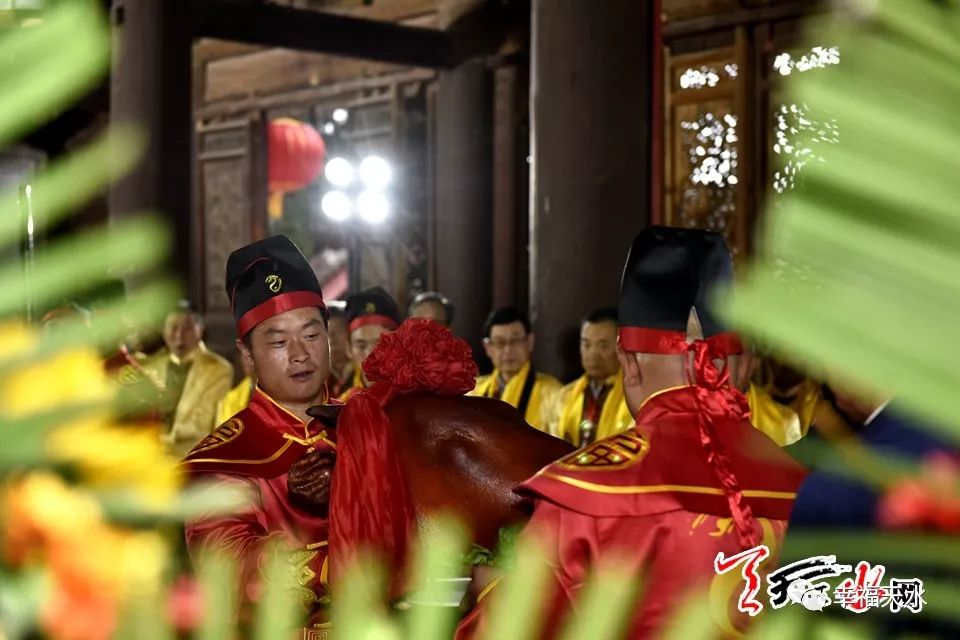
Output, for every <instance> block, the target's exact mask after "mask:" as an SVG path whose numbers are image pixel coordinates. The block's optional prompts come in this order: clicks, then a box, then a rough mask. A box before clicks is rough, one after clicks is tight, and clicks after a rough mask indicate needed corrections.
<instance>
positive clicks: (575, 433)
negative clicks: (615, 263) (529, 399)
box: [548, 308, 633, 447]
mask: <svg viewBox="0 0 960 640" xmlns="http://www.w3.org/2000/svg"><path fill="white" fill-rule="evenodd" d="M580 363H581V365H582V366H583V371H584V373H583V375H582V376H580V377H579V378H577V379H576V380H574V381H573V382H571V383H570V384H568V385H566V386H564V387H563V388H562V389H560V391H559V392H558V393H557V394H555V395H554V397H553V399H552V401H551V402H550V403H549V407H550V408H549V409H548V430H549V432H550V433H551V434H552V435H555V436H557V437H558V438H563V439H564V440H566V441H567V442H569V443H570V444H572V445H574V446H575V447H585V446H586V445H588V444H592V443H593V442H595V441H596V440H602V439H603V438H606V437H608V436H612V435H614V434H615V433H619V432H621V431H626V430H627V429H629V428H630V427H631V426H632V425H633V417H632V416H631V415H630V410H629V409H628V408H627V403H626V402H625V401H624V399H623V377H622V376H621V375H620V362H619V360H618V359H617V310H616V309H615V308H608V309H598V310H597V311H594V312H593V313H591V314H590V315H589V316H587V317H586V319H584V321H583V323H582V324H581V325H580Z"/></svg>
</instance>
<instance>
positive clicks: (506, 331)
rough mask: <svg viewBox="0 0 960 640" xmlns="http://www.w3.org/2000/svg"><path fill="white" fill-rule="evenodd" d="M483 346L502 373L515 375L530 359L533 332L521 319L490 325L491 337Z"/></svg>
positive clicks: (509, 375) (508, 375)
mask: <svg viewBox="0 0 960 640" xmlns="http://www.w3.org/2000/svg"><path fill="white" fill-rule="evenodd" d="M483 347H484V349H486V352H487V356H488V357H489V358H490V360H491V361H492V362H493V366H494V367H496V368H497V369H498V370H499V371H500V373H502V374H503V375H505V376H507V377H511V376H515V375H517V374H518V373H520V369H523V365H525V364H527V363H528V362H529V361H530V354H532V353H533V334H528V333H527V332H526V330H525V329H524V328H523V323H522V322H519V321H518V322H511V323H510V324H498V325H494V326H492V327H490V337H489V338H488V339H487V340H484V343H483Z"/></svg>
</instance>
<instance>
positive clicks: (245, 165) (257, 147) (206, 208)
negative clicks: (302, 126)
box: [193, 114, 267, 357]
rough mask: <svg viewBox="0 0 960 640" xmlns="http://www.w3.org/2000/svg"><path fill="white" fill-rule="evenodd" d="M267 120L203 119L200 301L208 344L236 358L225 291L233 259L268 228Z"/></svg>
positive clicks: (200, 128) (199, 155) (196, 290)
mask: <svg viewBox="0 0 960 640" xmlns="http://www.w3.org/2000/svg"><path fill="white" fill-rule="evenodd" d="M264 133H265V130H264V125H263V122H262V120H261V118H259V117H258V116H257V115H256V114H255V115H254V116H252V117H243V118H236V119H231V120H222V121H218V122H213V123H205V122H199V123H197V150H198V153H197V185H198V188H197V198H196V218H197V225H198V226H199V233H198V234H197V235H198V240H199V243H200V251H199V252H198V255H199V256H200V261H199V264H198V265H195V266H196V268H197V271H198V273H196V274H195V277H194V286H193V295H194V296H195V297H196V298H197V299H196V300H194V303H195V304H197V305H198V306H199V308H200V309H201V310H202V311H203V312H204V313H205V315H206V320H207V336H206V340H207V343H208V346H209V347H210V348H211V349H214V350H215V351H217V352H219V353H221V354H223V355H225V356H228V357H233V355H234V351H235V349H234V347H233V341H234V339H235V338H236V335H235V332H234V329H233V318H232V313H231V310H230V301H229V299H228V298H227V294H226V291H225V284H224V280H225V269H226V264H227V258H228V256H229V255H230V253H231V252H232V251H234V250H235V249H237V248H239V247H241V246H243V245H245V244H248V243H250V242H252V241H253V240H255V239H259V238H260V237H262V236H263V235H264V233H265V231H264V230H265V228H266V210H265V208H266V201H267V199H266V175H265V174H266V154H265V153H264V144H263V142H264V139H265V136H264Z"/></svg>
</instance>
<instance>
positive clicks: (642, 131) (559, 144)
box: [530, 0, 659, 379]
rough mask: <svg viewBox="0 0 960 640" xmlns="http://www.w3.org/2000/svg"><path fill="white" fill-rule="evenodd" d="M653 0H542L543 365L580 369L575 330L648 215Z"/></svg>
mask: <svg viewBox="0 0 960 640" xmlns="http://www.w3.org/2000/svg"><path fill="white" fill-rule="evenodd" d="M654 17H656V18H657V19H659V16H656V14H655V12H654V3H649V2H636V0H607V1H605V2H604V3H603V10H602V11H598V10H597V7H596V6H594V3H590V2H582V0H534V2H533V23H532V25H533V26H532V45H531V50H532V51H531V54H532V59H531V98H530V100H531V102H530V109H531V119H532V126H531V142H530V145H531V154H532V162H533V166H532V167H531V173H530V192H531V196H530V199H531V202H530V216H531V219H530V240H531V255H530V287H531V289H530V298H531V315H532V318H533V322H534V329H535V331H536V334H537V350H536V354H535V358H536V363H537V366H538V367H539V368H540V370H542V371H545V372H548V373H552V374H554V375H559V376H562V377H564V378H565V379H569V378H572V377H573V376H574V375H576V374H577V373H578V372H579V358H578V356H577V332H578V327H579V321H580V319H581V318H582V317H583V315H584V314H586V313H587V312H589V311H590V310H592V309H594V308H597V307H601V306H607V305H613V304H615V303H616V300H617V293H618V290H619V284H620V275H621V271H622V269H623V264H624V260H625V258H626V254H627V249H628V248H629V246H630V242H631V240H632V239H633V236H634V235H635V234H636V233H637V232H638V231H640V230H641V229H642V228H643V227H644V226H645V225H647V224H648V221H649V215H650V211H649V208H650V200H651V199H650V172H651V166H650V165H651V162H650V158H651V155H652V153H651V146H650V145H651V136H650V133H651V126H650V123H651V100H652V77H651V70H652V67H653V65H652V51H653V46H652V45H653V43H652V39H653V29H652V27H653V20H654Z"/></svg>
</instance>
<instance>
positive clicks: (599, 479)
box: [519, 387, 806, 520]
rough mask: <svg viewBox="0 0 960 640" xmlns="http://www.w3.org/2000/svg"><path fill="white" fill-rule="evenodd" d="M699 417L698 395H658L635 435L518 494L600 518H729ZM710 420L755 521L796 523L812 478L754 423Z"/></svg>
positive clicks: (562, 463) (548, 473) (575, 458)
mask: <svg viewBox="0 0 960 640" xmlns="http://www.w3.org/2000/svg"><path fill="white" fill-rule="evenodd" d="M697 410H698V408H697V402H696V397H695V391H694V388H693V387H682V388H679V389H671V390H668V391H665V392H662V393H661V394H659V395H655V396H653V397H651V398H650V400H648V401H647V403H646V404H644V406H643V407H641V409H640V411H639V412H638V414H637V425H636V427H634V428H633V429H630V430H628V431H626V432H623V433H619V434H616V435H614V436H611V437H609V438H605V439H604V440H600V441H599V442H596V443H594V444H593V445H591V446H589V447H587V448H585V449H582V450H580V451H577V452H575V453H573V454H570V455H569V456H567V457H565V458H562V459H560V460H559V461H557V462H555V463H553V464H551V465H549V466H547V467H545V468H544V469H542V470H541V471H540V472H539V473H538V474H537V475H536V476H534V477H533V478H531V479H530V480H528V481H527V482H525V483H524V484H523V485H521V487H520V488H519V491H521V492H524V493H530V494H533V495H534V496H536V497H539V498H543V499H546V500H550V501H551V502H554V503H556V504H559V505H561V506H564V507H567V508H569V509H572V510H574V511H578V512H581V513H584V514H587V515H592V516H597V517H603V516H643V515H653V514H657V513H665V512H668V511H675V510H678V509H684V510H688V511H693V512H695V513H707V514H711V515H719V516H728V515H729V514H730V513H729V512H730V508H729V505H728V502H727V499H726V497H725V495H724V493H723V490H722V485H721V484H720V480H719V479H718V478H717V476H716V473H715V472H714V470H713V469H712V468H711V467H710V465H709V464H708V463H707V456H706V454H705V452H704V450H703V447H702V445H701V443H700V433H699V427H698V414H697ZM711 417H712V418H713V424H714V428H713V431H714V433H715V435H716V438H717V440H718V444H719V447H720V448H721V450H722V451H724V452H725V453H726V455H727V456H728V457H729V459H730V461H731V468H732V470H733V472H734V475H736V477H737V480H738V482H739V485H740V487H741V488H742V490H743V495H744V498H745V502H746V503H747V504H749V505H750V507H751V509H752V512H753V515H754V516H758V517H763V518H772V519H778V520H787V519H789V517H790V510H791V509H792V507H793V500H794V498H795V497H796V492H797V489H798V488H799V486H800V483H801V482H802V481H803V478H804V476H805V475H806V470H805V469H804V468H803V467H802V466H801V465H800V464H798V463H797V462H796V461H795V460H793V458H791V457H790V456H788V455H787V454H786V453H784V452H783V451H782V450H781V449H780V447H778V446H777V445H776V443H774V442H773V441H772V440H770V439H769V438H768V437H767V436H766V435H764V434H763V433H761V432H760V431H757V430H756V429H754V428H753V427H752V426H751V425H750V422H749V419H748V418H740V419H734V418H730V417H727V416H723V415H713V414H711Z"/></svg>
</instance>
